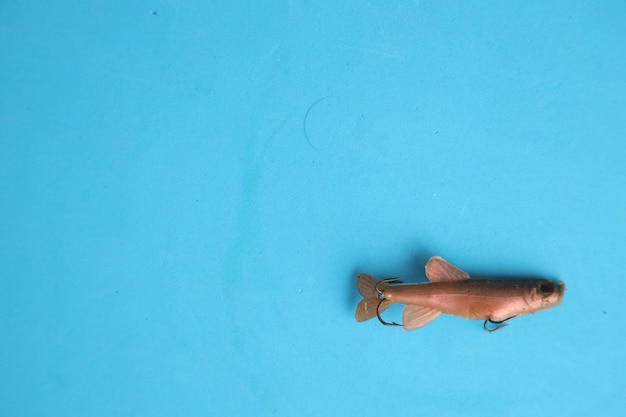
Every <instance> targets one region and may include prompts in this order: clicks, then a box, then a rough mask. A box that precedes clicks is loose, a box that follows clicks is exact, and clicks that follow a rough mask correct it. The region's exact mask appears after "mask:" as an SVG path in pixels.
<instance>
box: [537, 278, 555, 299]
mask: <svg viewBox="0 0 626 417" xmlns="http://www.w3.org/2000/svg"><path fill="white" fill-rule="evenodd" d="M539 291H540V292H541V295H543V296H546V297H547V296H548V295H550V294H552V293H553V292H554V284H553V283H551V282H550V281H546V282H542V283H541V284H539Z"/></svg>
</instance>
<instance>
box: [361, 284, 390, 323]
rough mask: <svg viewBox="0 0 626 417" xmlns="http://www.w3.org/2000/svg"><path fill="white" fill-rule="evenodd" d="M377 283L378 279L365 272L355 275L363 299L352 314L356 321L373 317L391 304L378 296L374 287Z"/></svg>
mask: <svg viewBox="0 0 626 417" xmlns="http://www.w3.org/2000/svg"><path fill="white" fill-rule="evenodd" d="M379 283H380V281H379V280H377V279H376V278H374V277H372V276H370V275H367V274H359V276H357V278H356V286H357V288H358V289H359V293H360V294H361V295H362V296H363V299H362V300H361V302H360V303H359V305H358V306H357V308H356V312H355V314H354V317H355V318H356V321H358V322H362V321H366V320H369V319H371V318H374V317H376V315H377V313H378V314H380V313H382V312H383V311H385V310H386V309H387V308H388V307H389V306H390V305H391V302H390V301H389V300H384V299H381V298H379V293H378V290H377V289H376V286H377V285H378V284H379Z"/></svg>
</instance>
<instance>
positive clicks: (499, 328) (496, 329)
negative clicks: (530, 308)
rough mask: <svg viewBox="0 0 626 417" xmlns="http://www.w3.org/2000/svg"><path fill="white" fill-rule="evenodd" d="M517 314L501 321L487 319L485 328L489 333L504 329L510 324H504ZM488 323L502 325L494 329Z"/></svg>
mask: <svg viewBox="0 0 626 417" xmlns="http://www.w3.org/2000/svg"><path fill="white" fill-rule="evenodd" d="M515 317H517V316H511V317H509V318H508V319H504V320H500V321H495V320H491V319H487V320H485V322H484V323H483V329H485V331H486V332H487V333H494V332H497V331H498V330H502V329H504V328H505V327H506V326H508V324H502V323H504V322H505V321H509V320H511V319H514V318H515ZM487 323H491V324H499V325H500V326H496V327H494V328H493V329H490V328H489V327H487Z"/></svg>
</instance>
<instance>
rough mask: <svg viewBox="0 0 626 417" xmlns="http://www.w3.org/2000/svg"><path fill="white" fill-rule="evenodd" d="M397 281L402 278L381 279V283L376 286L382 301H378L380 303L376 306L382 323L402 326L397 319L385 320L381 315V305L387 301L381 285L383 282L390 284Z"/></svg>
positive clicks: (377, 314)
mask: <svg viewBox="0 0 626 417" xmlns="http://www.w3.org/2000/svg"><path fill="white" fill-rule="evenodd" d="M396 281H400V278H387V279H383V280H382V281H380V282H379V283H377V284H376V287H374V288H375V289H376V292H377V293H378V295H379V298H380V301H379V302H378V305H377V306H376V317H378V321H379V322H381V323H382V324H384V325H385V326H402V325H401V324H398V323H396V322H395V321H391V322H389V321H385V320H383V318H382V317H381V316H380V305H381V304H382V303H383V301H386V298H385V296H384V295H383V291H382V290H381V289H380V288H379V286H380V285H382V284H389V283H391V282H396Z"/></svg>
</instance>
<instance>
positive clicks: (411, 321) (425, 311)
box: [402, 305, 441, 331]
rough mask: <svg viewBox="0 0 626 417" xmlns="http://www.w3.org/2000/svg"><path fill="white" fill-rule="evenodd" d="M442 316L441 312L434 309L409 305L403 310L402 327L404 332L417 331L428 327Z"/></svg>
mask: <svg viewBox="0 0 626 417" xmlns="http://www.w3.org/2000/svg"><path fill="white" fill-rule="evenodd" d="M440 315H441V311H439V310H435V309H434V308H429V307H422V306H416V305H407V306H406V307H404V310H402V326H403V327H404V330H407V331H408V330H415V329H419V328H420V327H424V326H426V325H427V324H428V323H430V322H431V321H433V320H435V319H436V318H437V317H439V316H440Z"/></svg>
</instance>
